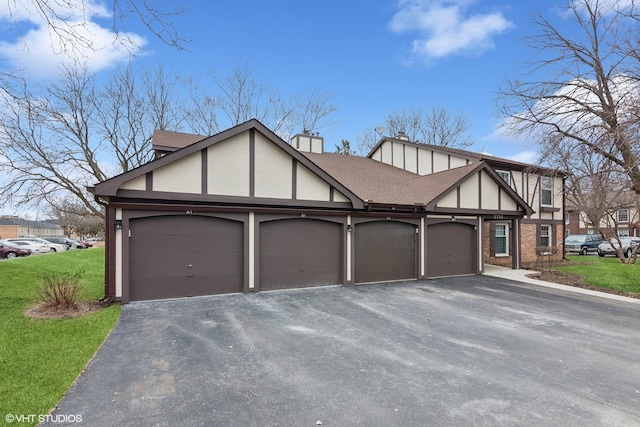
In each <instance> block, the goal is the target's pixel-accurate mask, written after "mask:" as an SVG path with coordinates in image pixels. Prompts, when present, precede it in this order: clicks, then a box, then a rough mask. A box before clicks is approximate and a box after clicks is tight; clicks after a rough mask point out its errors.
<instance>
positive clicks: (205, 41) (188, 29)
mask: <svg viewBox="0 0 640 427" xmlns="http://www.w3.org/2000/svg"><path fill="white" fill-rule="evenodd" d="M174 3H175V4H176V5H178V6H184V7H185V8H186V11H185V13H184V14H183V15H181V16H179V17H177V18H175V25H176V29H177V31H178V32H179V33H180V34H181V35H182V36H184V37H188V38H190V39H191V42H189V43H187V44H186V45H185V46H186V48H187V50H185V51H180V50H177V49H175V48H172V47H169V46H167V45H165V44H163V43H162V42H160V41H159V40H158V39H156V38H155V37H154V36H153V35H151V34H150V33H149V32H148V31H146V30H145V29H144V28H142V26H141V25H140V24H139V23H137V22H136V21H134V20H131V21H130V22H127V23H126V24H127V26H126V27H125V28H124V29H125V31H127V32H129V33H130V34H131V35H132V36H133V37H134V38H135V40H136V41H137V42H138V47H136V48H133V50H135V51H136V53H137V54H138V57H137V59H135V61H138V62H140V63H141V64H143V63H145V64H150V65H153V64H157V63H161V64H163V65H164V66H165V67H166V68H167V69H169V70H173V71H177V72H180V73H185V74H190V75H192V76H193V77H194V78H196V79H200V81H203V80H204V79H206V78H207V76H208V73H209V71H210V70H215V71H216V73H219V74H220V75H224V74H225V73H227V72H228V71H229V70H230V69H231V68H232V67H233V66H234V65H235V64H237V63H238V62H247V63H249V64H250V65H251V66H252V67H253V68H254V70H255V72H256V75H257V76H258V78H259V80H261V81H263V82H265V83H268V84H270V85H272V86H274V87H276V88H278V89H280V90H282V91H285V92H287V93H303V92H308V91H310V90H312V89H321V90H324V91H328V92H330V93H332V94H333V100H332V101H333V104H334V105H335V106H336V107H337V111H336V113H335V116H334V118H335V119H336V121H337V124H336V126H335V127H334V128H332V129H327V130H325V131H323V136H324V137H325V141H326V144H327V145H326V147H327V148H331V147H333V146H334V145H335V144H338V143H339V142H340V140H341V139H347V140H349V141H351V142H352V143H353V144H355V142H356V140H357V138H358V136H360V135H362V134H363V133H364V132H365V131H366V130H370V129H373V128H375V127H376V126H380V125H382V124H383V123H384V118H385V116H386V115H387V114H389V113H392V112H401V111H405V110H411V109H416V108H424V109H427V110H430V109H431V108H440V107H444V108H446V109H448V110H449V111H450V112H452V113H454V114H457V113H463V114H464V115H465V116H466V117H467V119H468V120H469V122H470V125H471V129H470V135H471V137H472V139H473V140H475V141H476V144H475V146H474V147H473V149H474V150H476V151H484V152H488V153H490V154H493V155H497V156H501V157H508V158H513V159H517V160H521V161H526V162H535V161H536V156H537V155H536V147H535V144H534V142H532V141H519V142H517V141H509V140H508V139H507V138H505V137H503V136H500V135H499V134H497V133H496V128H497V126H498V124H499V123H500V117H499V116H498V113H497V110H496V94H495V92H496V90H497V87H498V84H499V83H500V82H501V81H502V80H503V78H504V77H510V78H517V77H518V76H521V75H522V73H523V71H522V69H521V68H520V67H521V66H522V65H523V63H524V61H526V60H527V59H530V58H531V56H532V54H533V52H531V51H530V50H528V48H527V47H526V45H525V44H524V42H523V40H522V38H523V37H525V36H527V35H531V34H533V33H534V32H535V31H536V28H535V27H533V26H532V24H531V18H532V16H533V15H534V14H535V13H536V12H540V13H542V14H543V15H544V16H546V17H549V18H553V19H561V18H560V17H559V15H558V12H557V8H558V7H559V6H563V5H565V4H566V2H565V0H537V1H522V0H518V1H513V0H368V1H367V2H356V1H349V0H323V1H301V0H282V1H277V0H276V1H243V0H218V1H190V2H187V1H182V2H180V1H179V0H174ZM180 3H182V5H181V4H180ZM88 4H89V5H91V8H92V9H91V10H92V12H91V13H90V14H89V19H90V20H91V21H92V22H94V23H95V26H94V27H93V30H94V33H97V34H99V36H98V37H102V38H103V39H104V40H108V39H109V37H110V36H112V35H111V33H110V31H111V28H110V25H111V23H112V21H111V18H110V16H109V7H108V5H107V6H106V7H105V3H101V0H91V1H89V2H88ZM10 13H13V16H14V18H15V17H16V13H17V12H16V10H13V11H8V10H7V6H6V5H2V6H0V19H2V18H4V19H5V20H4V21H2V22H5V23H6V18H7V16H8V15H9V14H10ZM20 13H21V14H22V15H20V18H21V30H20V31H19V32H16V31H7V29H8V28H10V27H8V26H6V25H3V27H2V28H3V30H2V32H0V56H1V57H3V59H4V61H3V67H4V69H5V70H7V69H9V68H11V67H13V68H16V67H21V68H23V69H24V70H25V71H27V72H29V73H31V76H32V78H33V79H38V78H42V77H45V75H44V74H43V70H52V69H53V68H54V67H52V64H55V63H56V61H57V60H59V59H60V58H59V57H60V55H56V52H52V51H51V49H50V48H49V46H50V43H49V44H47V43H46V39H47V37H48V34H47V33H46V31H41V30H40V29H41V28H42V27H41V26H40V23H39V22H38V21H37V20H36V19H35V18H33V15H29V14H28V7H27V8H25V9H24V10H22V11H21V12H20ZM105 46H108V47H106V48H105V49H103V50H101V51H99V52H98V54H95V53H92V54H87V55H88V56H89V60H90V63H91V64H92V66H93V68H94V70H95V71H99V70H109V69H110V68H113V67H117V66H120V65H122V64H123V63H124V62H126V60H127V58H126V52H124V51H122V50H117V49H115V48H113V47H112V46H111V45H110V44H109V43H105ZM58 53H59V52H58ZM47 72H49V71H47Z"/></svg>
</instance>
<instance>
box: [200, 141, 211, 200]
mask: <svg viewBox="0 0 640 427" xmlns="http://www.w3.org/2000/svg"><path fill="white" fill-rule="evenodd" d="M200 153H202V155H201V160H202V162H201V163H202V188H201V189H202V194H207V193H208V192H209V189H208V188H207V185H208V182H207V178H208V173H209V172H208V169H209V166H208V159H209V156H208V155H207V148H205V149H204V150H202V151H201V152H200Z"/></svg>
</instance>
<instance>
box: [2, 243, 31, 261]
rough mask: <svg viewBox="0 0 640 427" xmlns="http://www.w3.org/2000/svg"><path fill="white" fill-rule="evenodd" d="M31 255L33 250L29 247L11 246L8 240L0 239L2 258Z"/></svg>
mask: <svg viewBox="0 0 640 427" xmlns="http://www.w3.org/2000/svg"><path fill="white" fill-rule="evenodd" d="M29 255H31V251H30V250H28V249H22V248H17V247H15V246H11V245H10V244H8V242H3V241H0V258H15V257H19V256H29Z"/></svg>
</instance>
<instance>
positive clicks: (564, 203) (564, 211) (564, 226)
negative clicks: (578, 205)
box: [556, 175, 567, 261]
mask: <svg viewBox="0 0 640 427" xmlns="http://www.w3.org/2000/svg"><path fill="white" fill-rule="evenodd" d="M566 181H567V176H566V175H563V176H562V260H563V261H567V251H566V248H565V247H564V239H565V236H566V235H567V199H566V191H565V190H566V188H567V186H566ZM558 243H560V242H558ZM556 259H557V258H556Z"/></svg>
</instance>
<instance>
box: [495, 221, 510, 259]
mask: <svg viewBox="0 0 640 427" xmlns="http://www.w3.org/2000/svg"><path fill="white" fill-rule="evenodd" d="M508 229H509V227H508V226H507V224H496V256H501V255H509V237H508V235H509V234H508V233H507V230H508Z"/></svg>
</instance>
